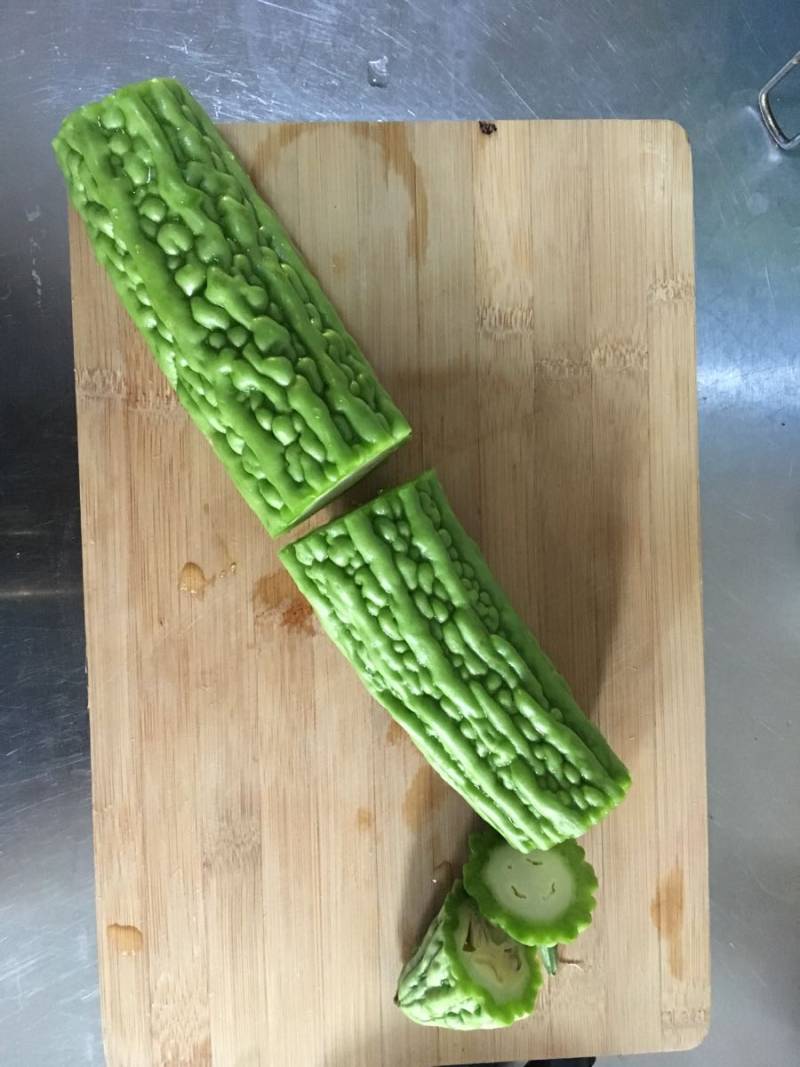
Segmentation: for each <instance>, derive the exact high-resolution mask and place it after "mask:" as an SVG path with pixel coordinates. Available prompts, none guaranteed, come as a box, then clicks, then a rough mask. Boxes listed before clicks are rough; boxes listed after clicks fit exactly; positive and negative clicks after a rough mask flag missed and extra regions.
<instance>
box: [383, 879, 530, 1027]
mask: <svg viewBox="0 0 800 1067" xmlns="http://www.w3.org/2000/svg"><path fill="white" fill-rule="evenodd" d="M481 952H483V956H484V959H481V958H480V954H481ZM510 952H513V953H515V954H516V956H517V961H518V963H519V965H520V971H521V973H520V974H519V975H517V976H515V977H517V979H518V983H519V989H518V990H512V991H511V995H510V996H509V997H508V999H503V995H502V993H503V990H502V984H503V977H502V974H501V972H502V965H503V964H506V963H508V962H509V960H510V956H509V953H510ZM498 954H499V955H500V956H502V955H503V954H505V956H506V959H505V960H503V959H501V960H500V961H499V964H500V965H498V959H497V956H498ZM522 968H524V971H522ZM525 972H527V973H525ZM492 974H494V976H495V978H496V979H497V984H496V985H495V986H494V988H493V981H492ZM541 986H542V972H541V968H540V966H539V960H538V956H537V952H536V950H535V949H533V948H530V947H529V946H527V945H522V944H519V943H515V942H514V940H513V938H510V937H509V936H508V935H507V934H506V933H505V931H503V930H501V929H500V928H499V927H497V926H495V925H494V924H492V923H490V922H489V921H488V920H487V919H486V917H485V916H484V915H482V914H481V913H480V910H479V909H478V906H477V904H476V902H475V901H474V900H473V899H472V897H470V896H469V895H468V894H467V893H466V892H465V890H464V887H463V885H462V883H461V881H460V880H458V881H456V882H454V884H453V887H452V889H451V890H450V892H449V893H448V894H447V897H446V898H445V901H444V903H443V904H442V907H441V910H440V911H439V913H438V915H437V916H436V918H435V919H434V920H433V922H432V923H431V925H430V926H429V928H428V930H427V932H426V934H425V936H424V937H423V939H422V941H421V943H420V945H419V947H418V949H417V950H416V952H415V953H414V955H413V956H412V957H411V959H410V960H409V961H408V962H407V963H406V965H405V966H404V967H403V970H402V971H401V973H400V978H399V979H398V983H397V993H396V995H395V1003H396V1004H397V1006H398V1007H399V1008H400V1010H401V1011H402V1012H403V1013H404V1015H406V1017H407V1018H409V1019H411V1021H412V1022H415V1023H418V1024H420V1025H422V1026H439V1027H443V1028H445V1029H452V1030H477V1029H497V1028H500V1027H505V1026H511V1025H512V1023H515V1022H517V1021H518V1020H519V1019H523V1018H526V1017H527V1016H528V1015H530V1014H531V1012H532V1011H533V1010H534V1007H535V1006H536V998H537V996H538V993H539V990H540V989H541Z"/></svg>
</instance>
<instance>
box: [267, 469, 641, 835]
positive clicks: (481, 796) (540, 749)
mask: <svg viewBox="0 0 800 1067" xmlns="http://www.w3.org/2000/svg"><path fill="white" fill-rule="evenodd" d="M281 558H282V560H283V562H284V563H285V565H286V567H287V568H288V569H289V571H290V572H291V574H292V575H293V577H294V579H295V581H296V582H297V584H298V586H299V587H300V589H301V590H302V592H303V593H304V594H305V596H306V597H307V598H308V599H309V600H310V601H311V604H312V605H313V607H314V609H315V610H316V612H317V614H318V615H319V618H320V620H321V622H322V624H323V626H324V627H325V629H326V630H327V632H328V634H329V635H330V636H331V637H332V638H333V640H334V641H335V643H336V644H337V645H338V646H339V648H340V649H341V650H342V652H344V654H345V655H346V656H347V658H348V659H349V660H350V662H351V663H352V664H353V666H354V667H355V668H356V670H357V671H358V672H359V674H360V675H361V678H362V680H363V681H364V683H365V684H366V686H367V688H368V689H369V690H370V692H371V693H372V694H373V696H374V697H375V698H376V699H377V700H378V701H380V703H381V704H383V705H384V707H385V708H387V710H388V711H389V712H390V713H391V715H392V716H393V717H394V718H395V719H397V721H398V722H400V723H401V725H403V726H404V727H405V728H406V730H407V731H408V732H409V734H410V735H411V737H412V738H413V739H414V741H415V742H416V744H417V745H418V747H419V748H420V750H421V751H422V753H423V755H424V756H425V757H426V758H427V759H428V761H429V762H430V763H431V765H432V766H433V767H434V768H435V769H436V770H437V771H438V772H439V774H440V775H441V776H442V777H443V778H444V779H445V781H447V782H449V784H450V785H452V786H453V788H454V789H457V790H458V792H460V793H461V795H462V796H463V797H464V799H465V800H467V802H468V803H469V804H471V805H472V807H473V808H474V809H475V811H477V812H478V814H479V815H481V816H482V817H483V818H484V819H485V820H486V822H488V823H489V824H490V825H492V826H493V827H494V828H495V829H496V830H497V831H498V832H499V833H500V834H501V835H502V836H503V837H504V838H505V839H506V841H508V842H509V844H511V845H513V846H514V848H516V849H518V850H520V851H522V852H527V851H528V850H529V849H532V848H544V849H546V848H549V847H550V846H551V845H554V844H556V843H558V842H559V841H563V840H566V839H568V838H572V837H577V836H578V835H580V834H582V833H583V832H584V831H585V830H587V829H588V828H589V827H590V826H592V825H593V824H594V823H596V822H598V821H599V820H600V819H601V818H602V817H603V816H604V815H605V814H606V813H607V812H608V811H610V810H611V809H612V808H613V807H614V806H615V805H617V804H618V803H619V802H620V801H621V800H622V798H623V797H624V795H625V792H626V790H627V788H628V786H629V784H630V778H629V776H628V772H627V771H626V769H625V767H624V766H623V764H622V763H621V762H620V761H619V759H618V758H617V757H616V756H615V755H614V753H613V752H612V751H611V749H610V748H609V746H608V745H607V744H606V742H605V740H604V739H603V737H602V735H601V734H600V733H599V731H598V730H597V729H596V728H595V727H594V726H593V725H592V724H591V723H590V722H589V721H588V720H587V719H586V718H585V716H584V715H583V713H582V712H581V711H580V709H579V708H578V707H577V705H576V704H575V701H574V699H573V697H572V695H571V693H570V691H569V689H568V687H567V685H566V683H565V682H564V680H563V679H562V678H561V677H560V676H559V675H558V674H557V673H556V671H555V669H554V668H553V665H552V664H551V663H550V661H549V660H548V659H547V657H546V656H545V654H544V653H543V652H542V650H541V649H540V648H539V646H538V644H537V643H536V640H535V639H534V637H533V635H532V634H531V632H530V631H529V630H528V629H527V627H525V625H524V624H523V623H522V622H521V620H520V619H519V617H518V616H517V615H516V614H515V612H514V611H513V609H512V608H511V606H510V604H509V602H508V599H507V597H506V596H505V594H504V593H503V592H502V590H501V589H500V588H499V587H498V585H497V584H496V583H495V581H494V579H493V578H492V576H491V574H490V572H489V570H488V567H487V566H486V563H485V561H484V560H483V558H482V557H481V555H480V551H479V550H478V547H477V546H476V545H475V544H474V542H473V541H471V540H470V539H469V537H467V535H466V533H465V532H464V530H463V528H462V527H461V525H460V524H459V522H458V520H457V519H456V518H455V516H454V514H453V512H452V511H451V509H450V507H449V505H448V503H447V501H446V499H445V496H444V493H443V491H442V489H441V486H440V485H439V482H438V480H437V478H436V475H435V474H433V473H432V472H428V473H426V474H423V475H421V476H420V477H419V478H417V479H416V480H415V481H413V482H409V483H408V484H406V485H404V486H401V487H399V488H397V489H393V490H391V491H389V492H387V493H385V494H384V495H382V496H380V497H378V498H377V499H376V500H373V501H372V502H371V503H369V504H367V505H365V506H364V507H362V508H359V509H358V510H356V511H354V512H351V513H350V514H349V515H345V516H343V517H342V518H340V519H336V520H335V521H333V522H331V523H329V524H328V525H327V526H323V527H322V528H321V529H319V530H316V531H314V532H312V533H310V534H308V535H307V536H306V537H304V538H301V539H300V540H299V541H296V542H295V543H294V544H293V545H290V546H288V547H287V548H285V549H284V550H283V551H282V552H281Z"/></svg>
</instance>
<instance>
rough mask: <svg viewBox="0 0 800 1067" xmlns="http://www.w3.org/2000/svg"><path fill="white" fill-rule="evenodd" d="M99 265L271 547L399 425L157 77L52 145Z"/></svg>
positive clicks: (271, 224)
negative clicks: (273, 537) (270, 536)
mask: <svg viewBox="0 0 800 1067" xmlns="http://www.w3.org/2000/svg"><path fill="white" fill-rule="evenodd" d="M53 148H54V150H55V154H56V157H57V159H58V162H59V165H60V167H61V170H62V171H63V173H64V177H65V179H66V182H67V186H68V188H69V193H70V198H71V200H72V203H73V205H74V206H75V208H76V209H77V211H78V213H79V214H80V215H81V217H82V218H83V220H84V222H85V223H86V227H87V230H88V232H89V236H90V239H91V241H92V245H93V247H94V250H95V253H96V255H97V258H98V259H99V261H100V262H101V263H102V264H103V266H104V267H105V268H106V270H107V271H108V273H109V275H110V277H111V281H112V282H113V284H114V287H115V288H116V290H117V293H118V294H119V296H120V298H121V299H122V302H123V303H124V305H125V307H126V308H127V309H128V311H129V313H130V315H131V317H132V318H133V320H134V322H135V323H136V325H137V327H138V328H139V330H140V332H141V333H142V335H143V336H144V338H145V340H146V342H147V344H148V345H149V347H150V349H151V350H152V352H153V355H154V356H155V359H156V361H157V363H158V364H159V366H160V367H161V369H162V371H163V372H164V374H165V375H166V376H167V378H168V379H169V381H170V383H171V384H172V386H173V387H174V389H175V391H176V393H177V395H178V399H179V400H180V401H181V403H182V404H183V406H184V407H185V408H186V410H187V411H188V413H189V415H190V416H191V418H192V419H193V421H194V422H195V423H196V425H197V426H198V427H199V429H200V430H201V431H202V432H203V433H204V434H205V436H206V437H207V438H208V440H209V441H210V443H211V445H212V447H213V449H214V451H215V452H216V454H217V455H218V456H219V458H220V459H221V460H222V462H223V463H224V464H225V466H226V467H227V469H228V472H229V474H230V476H231V478H232V480H233V481H234V483H235V485H236V486H237V488H238V489H239V491H240V492H241V494H242V496H243V497H244V498H245V500H246V501H247V503H248V504H249V505H250V506H251V507H252V508H253V510H254V511H255V512H256V514H257V515H258V517H259V518H260V519H261V521H262V522H263V523H264V525H265V526H266V528H267V530H268V531H269V532H270V533H271V534H273V535H276V534H279V533H282V532H283V531H285V530H288V529H289V528H291V527H292V526H294V525H296V523H298V522H299V521H300V520H301V519H302V518H304V517H305V516H307V515H310V514H311V513H312V512H314V511H316V510H317V509H318V508H319V507H321V506H322V504H323V503H324V502H326V501H327V500H329V499H331V498H332V497H333V496H336V495H337V494H338V493H339V492H341V491H342V489H343V488H344V487H345V486H346V485H347V484H349V483H350V482H352V481H354V480H355V479H357V478H359V477H361V476H362V475H363V474H364V473H365V472H366V471H367V470H369V469H370V467H372V466H374V465H375V464H376V463H377V462H379V461H380V460H381V459H382V458H383V457H384V456H386V455H387V454H388V453H389V452H391V451H393V450H394V449H395V448H397V447H398V445H399V444H401V442H402V441H404V440H405V439H406V438H407V437H408V436H409V434H410V432H411V431H410V429H409V426H408V423H407V422H406V420H405V419H404V418H403V416H402V414H401V413H400V412H399V411H398V409H397V408H396V407H395V405H394V404H393V403H392V401H391V399H390V398H389V396H388V394H387V393H386V392H385V390H384V389H383V388H382V387H381V385H380V384H379V382H378V381H377V379H376V377H375V374H374V373H373V371H372V369H371V368H370V366H369V364H368V363H367V361H366V359H365V358H364V356H363V355H362V353H361V352H360V350H359V348H358V346H357V345H356V343H355V341H354V340H353V338H352V337H351V336H350V334H349V333H348V332H347V330H346V329H345V328H344V325H343V324H342V321H341V319H340V318H339V316H338V314H337V312H336V311H335V309H334V308H333V306H332V305H331V303H330V301H329V300H328V299H327V297H326V296H325V294H324V293H323V292H322V289H321V288H320V286H319V284H318V283H317V281H316V279H315V278H314V276H313V275H312V274H311V272H310V270H309V269H308V267H307V266H306V264H305V262H304V261H303V259H302V258H301V256H300V254H299V252H298V251H297V249H296V248H295V247H294V246H293V244H292V242H291V239H290V238H289V236H288V234H287V233H286V231H285V230H284V228H283V226H282V225H281V223H280V221H279V220H278V218H277V217H276V216H275V214H274V213H273V211H272V210H271V209H270V208H269V207H268V206H267V205H266V204H265V203H264V201H263V200H262V199H261V197H260V196H259V195H258V193H257V192H256V190H255V188H254V186H253V184H252V182H251V181H250V179H249V177H248V176H247V174H246V173H245V171H244V170H243V169H242V167H241V165H240V164H239V162H238V161H237V159H236V157H235V156H234V155H233V153H232V152H231V150H230V149H229V148H228V146H227V145H226V144H225V142H224V141H223V139H222V138H221V136H220V135H219V133H218V132H217V130H216V128H215V127H214V125H213V123H212V122H211V120H210V119H209V117H208V116H207V115H206V113H205V112H204V111H203V109H202V108H201V107H200V105H199V104H198V103H197V101H196V100H194V98H193V97H192V96H191V95H190V94H189V93H188V92H187V91H186V89H184V88H183V86H182V85H180V84H179V83H178V82H176V81H173V80H171V79H169V78H154V79H153V80H151V81H146V82H141V83H139V84H136V85H129V86H126V87H125V88H122V89H118V90H117V91H116V92H114V93H112V94H111V95H110V96H108V97H106V98H105V99H104V100H101V101H99V102H98V103H93V104H88V105H86V106H85V107H81V108H79V109H78V110H77V111H75V112H73V113H72V114H71V115H69V116H68V117H67V118H66V119H65V120H64V122H63V124H62V126H61V129H60V130H59V132H58V135H57V136H56V138H55V140H54V141H53Z"/></svg>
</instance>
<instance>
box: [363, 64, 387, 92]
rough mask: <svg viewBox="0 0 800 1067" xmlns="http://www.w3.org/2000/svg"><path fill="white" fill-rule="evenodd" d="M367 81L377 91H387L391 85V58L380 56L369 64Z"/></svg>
mask: <svg viewBox="0 0 800 1067" xmlns="http://www.w3.org/2000/svg"><path fill="white" fill-rule="evenodd" d="M367 81H368V82H369V84H370V85H372V86H373V87H374V88H376V89H385V88H386V87H387V86H388V84H389V57H388V56H378V58H377V59H370V61H369V62H368V63H367Z"/></svg>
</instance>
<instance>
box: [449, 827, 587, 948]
mask: <svg viewBox="0 0 800 1067" xmlns="http://www.w3.org/2000/svg"><path fill="white" fill-rule="evenodd" d="M469 850H470V856H469V859H468V861H467V863H466V865H465V867H464V886H465V888H466V890H467V892H468V893H469V894H470V896H471V897H473V898H474V900H475V901H476V903H477V905H478V907H479V909H480V911H481V914H483V915H485V916H486V918H487V919H489V920H491V921H492V922H493V923H496V924H497V926H499V927H500V928H501V929H503V930H505V932H506V933H507V934H508V935H509V936H510V937H513V938H514V939H515V940H516V941H521V942H522V943H523V944H525V945H556V944H559V943H562V942H567V941H573V940H574V939H575V938H576V937H577V936H578V934H579V933H581V931H582V930H585V929H586V927H587V926H588V925H589V924H590V923H591V921H592V912H593V911H594V907H595V893H596V892H597V876H596V875H595V872H594V868H593V867H592V865H591V864H590V863H588V862H587V860H586V854H585V852H584V851H583V849H582V848H581V846H580V845H579V844H578V843H577V842H576V841H564V842H563V843H561V844H559V845H554V846H553V847H552V848H550V849H548V850H547V851H542V850H539V849H533V850H531V851H529V852H527V853H525V854H521V853H519V852H517V851H516V850H515V849H513V848H511V847H510V846H509V845H508V844H507V843H506V842H505V841H504V840H503V839H502V838H501V837H499V836H498V835H497V834H496V833H494V831H492V830H486V831H483V832H481V833H475V834H472V835H471V836H470V839H469Z"/></svg>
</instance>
